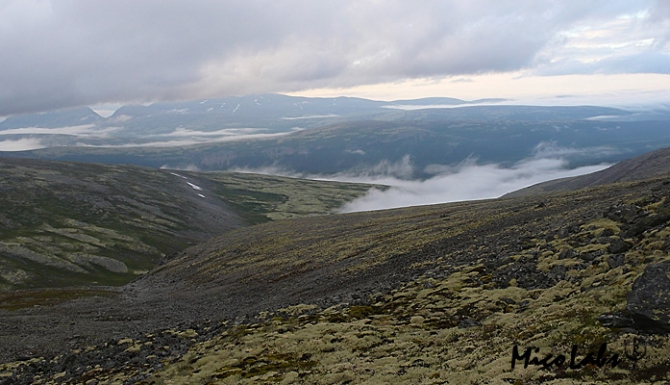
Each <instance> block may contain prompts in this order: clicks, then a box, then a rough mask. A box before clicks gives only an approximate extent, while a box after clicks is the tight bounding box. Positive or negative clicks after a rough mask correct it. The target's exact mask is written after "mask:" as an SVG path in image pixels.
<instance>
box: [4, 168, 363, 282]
mask: <svg viewBox="0 0 670 385" xmlns="http://www.w3.org/2000/svg"><path fill="white" fill-rule="evenodd" d="M370 187H371V186H365V185H354V184H343V183H330V182H316V181H306V180H298V179H292V178H281V177H273V176H265V175H254V174H235V173H210V174H203V173H193V172H186V171H184V172H182V171H169V170H156V169H149V168H142V167H134V166H105V165H94V164H84V163H62V162H44V161H35V160H27V159H24V160H18V159H0V192H1V194H0V291H3V290H8V289H26V288H46V287H65V286H81V285H88V284H96V285H121V284H124V283H127V282H129V281H130V280H132V279H134V278H136V277H137V276H138V275H140V274H143V273H146V272H147V271H148V270H150V269H151V268H153V267H154V266H155V265H156V263H157V262H158V261H159V260H161V259H162V258H163V257H165V256H166V255H169V254H172V253H174V252H177V251H180V250H182V249H184V248H185V247H187V246H189V245H192V244H195V243H197V242H200V241H203V240H205V239H208V238H210V237H212V236H214V235H219V234H222V233H224V232H226V231H229V230H231V229H234V228H238V227H241V226H247V225H249V224H253V223H259V222H265V221H268V220H271V219H280V218H287V217H297V216H305V215H317V214H327V213H329V212H331V211H333V210H335V209H336V208H337V207H339V206H341V205H342V204H343V203H345V202H347V201H350V200H352V199H354V198H356V197H359V196H361V195H363V194H364V193H365V192H366V191H367V190H368V189H369V188H370Z"/></svg>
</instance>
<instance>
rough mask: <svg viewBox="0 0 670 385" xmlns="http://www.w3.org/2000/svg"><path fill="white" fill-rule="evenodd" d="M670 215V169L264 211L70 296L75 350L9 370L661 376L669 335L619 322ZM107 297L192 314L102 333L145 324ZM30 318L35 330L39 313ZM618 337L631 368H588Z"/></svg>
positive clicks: (426, 378) (129, 375) (397, 379)
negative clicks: (376, 205) (486, 196)
mask: <svg viewBox="0 0 670 385" xmlns="http://www.w3.org/2000/svg"><path fill="white" fill-rule="evenodd" d="M669 226H670V184H669V183H668V179H667V178H661V179H652V180H645V181H638V182H631V183H626V184H615V185H605V186H600V187H595V188H591V189H587V190H580V191H576V192H569V193H557V194H550V195H546V196H542V197H530V198H529V197H524V198H514V199H502V200H489V201H479V202H463V203H456V204H446V205H437V206H425V207H416V208H406V209H398V210H389V211H381V212H372V213H356V214H347V215H337V216H325V217H315V218H301V219H296V220H290V221H276V222H269V223H264V224H261V225H257V226H254V227H250V228H241V229H237V230H233V231H230V232H228V233H226V234H224V235H222V236H221V237H218V238H216V239H213V240H210V241H208V242H205V243H203V244H200V245H198V246H195V247H193V248H190V249H188V250H186V251H184V252H183V253H181V254H180V255H178V256H176V257H175V258H174V259H171V260H170V261H168V262H167V263H166V264H164V265H162V266H160V267H159V268H158V269H156V270H154V271H153V272H152V273H151V274H149V275H147V276H145V277H144V278H142V279H140V280H138V281H136V282H135V283H134V284H133V286H132V287H129V288H128V289H127V290H128V295H127V296H126V297H124V298H120V297H116V298H109V299H106V300H104V299H102V298H101V299H99V304H98V305H97V306H98V307H96V306H94V305H93V304H92V303H85V302H80V303H79V305H77V303H76V302H74V303H71V304H70V305H68V307H67V309H70V310H71V311H72V310H74V311H75V312H80V313H81V316H80V317H79V318H77V326H76V327H70V329H69V331H68V329H67V328H68V326H67V325H63V326H59V327H57V328H54V329H53V330H51V331H50V334H49V336H44V337H43V338H45V341H48V340H49V339H56V338H60V339H63V338H62V337H63V335H61V334H58V333H79V337H78V338H79V339H78V342H77V343H75V344H74V345H75V346H74V349H75V350H74V351H72V352H71V353H69V354H65V355H59V356H56V357H53V358H35V359H32V360H29V361H24V362H13V363H7V364H5V365H4V366H3V367H2V369H4V370H5V371H6V373H8V374H7V375H9V373H15V374H16V375H18V377H17V378H18V379H20V380H21V381H28V380H30V381H32V383H48V382H49V381H55V380H72V381H75V379H76V381H81V382H85V381H86V380H88V379H92V378H95V379H96V380H99V381H103V382H109V383H116V382H123V381H129V382H130V383H142V384H202V383H212V384H245V383H248V384H259V383H268V384H270V383H284V384H341V383H349V384H359V383H361V384H362V383H380V384H386V383H394V384H395V383H398V384H403V383H404V384H442V383H459V384H484V383H490V384H536V383H551V384H593V383H597V384H601V383H602V384H605V383H607V384H610V383H621V384H623V383H659V384H660V383H662V382H663V381H667V380H668V371H669V370H670V366H668V365H667V357H668V355H669V354H670V345H669V343H668V342H669V341H668V338H667V336H665V335H662V334H657V333H656V332H654V331H653V330H651V329H646V328H645V326H644V325H643V324H638V323H636V322H637V321H636V322H633V321H631V323H630V324H625V325H616V324H614V325H612V324H611V322H610V324H609V326H607V325H608V323H607V320H608V318H607V317H610V318H609V319H613V318H614V319H616V317H620V318H621V319H623V320H626V319H629V318H630V316H629V315H626V314H627V312H629V311H631V310H630V309H631V306H630V303H629V297H630V294H629V293H630V292H631V291H633V290H634V282H636V280H638V279H639V277H640V276H641V275H642V273H643V272H645V271H647V270H649V269H648V267H649V266H651V265H654V264H658V263H660V262H663V261H669V260H670V256H669V255H668V253H669V252H670V243H669V242H668V238H669V237H670V227H669ZM150 293H153V294H150ZM148 295H149V297H147V296H148ZM151 295H153V296H154V297H151ZM137 298H141V301H138V300H137ZM114 301H122V302H121V305H116V306H118V308H119V309H123V311H120V310H114V308H113V307H112V306H111V305H112V304H114V303H115V302H114ZM152 301H154V302H152ZM152 303H153V304H152ZM133 308H134V309H136V310H132V309H133ZM61 309H64V308H62V307H59V306H56V307H53V308H51V309H50V310H49V313H48V314H50V316H51V317H56V318H58V317H61V316H62V315H61V316H59V315H58V314H60V311H61ZM84 309H86V310H84ZM101 309H105V311H106V312H107V313H106V314H108V316H109V317H111V318H114V317H119V316H121V315H123V314H126V317H129V319H132V320H133V322H132V325H133V330H137V329H136V328H137V327H138V326H137V325H138V324H142V325H145V324H146V325H149V324H151V325H157V324H156V320H161V319H163V317H166V316H167V315H168V314H173V315H174V314H175V312H177V314H183V315H184V318H182V319H181V321H173V326H171V327H163V326H161V327H155V326H152V327H154V328H153V329H146V330H145V331H144V332H139V333H137V332H129V331H127V329H126V331H125V335H124V334H123V333H124V332H123V330H122V329H121V330H120V333H121V335H122V336H123V337H125V338H116V339H112V340H109V339H107V340H104V339H103V340H102V341H99V342H97V343H93V341H94V339H88V338H87V336H86V332H83V331H84V330H89V333H91V331H92V330H96V326H95V325H96V324H97V325H98V326H97V328H100V327H102V326H103V325H104V327H105V328H107V329H105V330H107V332H109V330H110V329H111V328H115V327H116V328H122V327H123V325H131V323H129V322H128V323H119V324H118V325H116V326H115V324H113V323H110V322H109V321H105V322H102V321H101V320H98V319H96V318H95V317H90V316H87V315H86V314H89V313H94V312H96V311H101ZM140 310H141V313H140ZM147 312H150V315H146V313H147ZM13 314H17V317H16V319H18V318H19V317H18V315H21V317H20V319H21V320H22V321H23V322H24V323H28V325H26V326H24V327H25V328H30V322H31V321H30V320H32V319H38V318H32V317H36V316H34V315H31V314H35V313H29V312H21V311H15V312H14V313H13ZM141 314H144V315H143V316H144V318H141V317H142V315H141ZM603 315H604V316H605V317H603ZM626 317H628V318H626ZM111 318H110V319H111ZM13 319H15V318H14V317H11V318H7V319H6V320H5V322H6V323H7V325H8V327H13V323H12V321H11V320H13ZM39 319H43V318H39ZM218 319H221V321H217V320H218ZM152 322H153V324H152ZM17 330H19V331H20V330H26V329H21V328H18V329H17ZM98 330H99V329H98ZM82 333H84V334H82ZM117 335H118V334H117ZM2 337H3V339H4V340H5V341H7V345H8V346H9V345H10V344H12V342H13V341H15V340H19V338H18V337H16V336H15V335H14V334H12V335H9V336H7V335H4V336H2ZM636 338H638V339H640V340H639V343H640V344H642V345H644V346H646V355H645V356H644V357H642V358H641V359H639V360H638V361H634V360H633V359H631V358H629V357H628V356H630V357H633V358H635V359H638V358H639V357H638V356H635V355H633V354H634V353H635V354H637V353H639V352H641V350H639V352H638V351H634V349H633V348H634V345H633V342H634V341H635V339H636ZM603 343H606V344H607V345H606V352H605V355H604V358H603V360H602V361H603V363H604V361H606V360H611V359H612V357H613V355H614V354H617V355H618V358H619V361H618V363H617V365H616V367H612V366H613V365H612V364H611V361H608V362H609V363H608V364H604V365H601V366H599V365H595V364H590V365H582V366H580V365H578V364H579V362H580V361H582V360H583V359H585V357H586V355H587V353H589V352H590V353H593V356H592V357H596V356H597V353H598V350H599V349H601V347H602V346H603ZM642 345H640V346H642ZM514 346H517V348H518V354H519V355H523V354H524V352H525V350H526V348H529V347H530V348H533V349H535V348H537V349H539V350H537V351H535V350H532V351H531V353H532V357H537V360H538V362H539V360H542V359H543V358H544V357H545V356H546V355H548V354H552V355H553V356H552V358H551V359H550V360H549V361H551V360H553V359H555V358H556V357H558V356H559V355H563V356H565V357H567V361H565V363H562V364H560V365H559V364H555V365H548V368H543V367H542V365H541V364H539V363H537V364H535V365H534V364H532V363H531V365H529V367H527V368H524V367H523V366H524V359H523V357H522V358H518V359H517V360H516V367H515V368H514V369H512V368H511V361H512V357H513V351H514ZM575 346H576V349H577V350H576V351H575V356H576V366H578V367H576V368H570V367H568V363H569V360H570V354H571V350H572V349H573V347H575ZM636 352H637V353H636ZM627 354H628V355H627ZM529 358H530V356H529ZM594 359H595V358H594ZM546 362H547V361H545V363H546ZM47 368H52V369H49V370H51V372H49V371H48V370H47ZM35 374H39V375H40V376H41V377H39V378H37V377H34V375H35Z"/></svg>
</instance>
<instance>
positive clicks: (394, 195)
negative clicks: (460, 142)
mask: <svg viewBox="0 0 670 385" xmlns="http://www.w3.org/2000/svg"><path fill="white" fill-rule="evenodd" d="M568 166H569V162H568V161H567V160H565V159H552V158H539V159H528V160H524V161H521V162H518V163H516V164H515V165H514V166H512V167H510V168H503V167H501V166H500V165H498V164H485V165H480V164H476V162H475V161H470V160H469V161H466V162H464V163H462V164H461V165H460V166H458V167H455V168H452V170H451V171H448V172H445V173H441V174H438V175H436V176H434V177H432V178H430V179H427V180H424V181H420V180H403V179H399V178H397V177H392V176H386V177H384V176H380V177H378V178H360V177H353V178H342V177H338V178H337V180H339V181H347V182H359V183H360V182H364V183H375V184H383V185H387V186H391V188H390V189H387V190H385V191H382V190H378V189H373V190H371V191H370V192H368V194H367V195H366V196H364V197H362V198H359V199H357V200H354V201H352V202H350V203H348V204H346V205H344V206H343V207H342V208H341V209H340V212H342V213H350V212H357V211H370V210H383V209H391V208H397V207H407V206H419V205H429V204H436V203H447V202H457V201H466V200H477V199H488V198H498V197H500V196H502V195H505V194H507V193H509V192H512V191H516V190H519V189H522V188H525V187H529V186H532V185H534V184H537V183H541V182H546V181H549V180H553V179H559V178H565V177H571V176H577V175H583V174H588V173H592V172H595V171H599V170H602V169H604V168H607V167H609V165H607V164H601V165H595V166H585V167H579V168H574V169H569V168H568Z"/></svg>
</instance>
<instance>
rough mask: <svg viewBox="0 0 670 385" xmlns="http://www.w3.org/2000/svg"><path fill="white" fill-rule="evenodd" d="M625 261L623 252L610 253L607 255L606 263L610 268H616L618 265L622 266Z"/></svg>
mask: <svg viewBox="0 0 670 385" xmlns="http://www.w3.org/2000/svg"><path fill="white" fill-rule="evenodd" d="M625 261H626V256H625V255H623V254H617V255H610V256H609V257H607V264H608V265H609V267H610V269H616V268H617V267H619V266H622V265H623V264H624V262H625Z"/></svg>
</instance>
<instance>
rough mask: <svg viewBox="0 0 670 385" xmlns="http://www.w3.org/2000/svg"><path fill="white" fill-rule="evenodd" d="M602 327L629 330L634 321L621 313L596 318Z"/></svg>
mask: <svg viewBox="0 0 670 385" xmlns="http://www.w3.org/2000/svg"><path fill="white" fill-rule="evenodd" d="M596 319H597V320H598V321H599V322H600V323H601V324H602V325H603V326H605V327H608V328H618V329H623V328H630V327H632V326H633V324H634V321H633V318H631V316H630V315H628V314H624V313H621V312H617V313H611V314H603V315H600V316H598V317H597V318H596Z"/></svg>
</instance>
